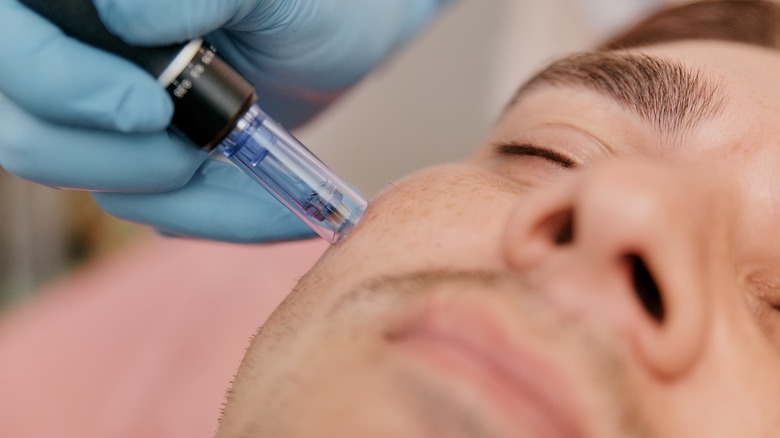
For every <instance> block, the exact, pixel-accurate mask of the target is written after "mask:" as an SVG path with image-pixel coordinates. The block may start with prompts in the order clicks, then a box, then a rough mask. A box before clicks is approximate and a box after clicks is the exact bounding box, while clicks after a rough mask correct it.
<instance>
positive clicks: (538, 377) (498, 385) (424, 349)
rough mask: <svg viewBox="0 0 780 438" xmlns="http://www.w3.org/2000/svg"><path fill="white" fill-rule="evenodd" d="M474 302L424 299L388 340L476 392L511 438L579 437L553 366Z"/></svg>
mask: <svg viewBox="0 0 780 438" xmlns="http://www.w3.org/2000/svg"><path fill="white" fill-rule="evenodd" d="M475 304H476V303H466V302H456V301H447V302H442V301H438V302H433V303H427V304H426V305H424V306H422V307H421V308H420V309H418V310H417V311H415V312H412V314H411V316H410V317H408V318H407V319H405V320H403V321H402V322H401V323H400V324H399V325H398V326H396V327H394V328H392V329H391V330H389V331H388V332H387V333H386V339H387V341H388V342H389V343H390V344H391V346H393V347H394V348H396V349H398V350H399V351H400V352H401V354H402V355H403V356H405V357H406V358H408V359H411V360H412V362H414V363H415V364H416V365H423V367H425V368H428V370H429V371H432V375H433V378H435V379H444V381H445V382H448V384H450V385H455V387H464V386H465V387H469V388H471V389H474V390H476V392H477V393H478V394H479V395H478V397H481V398H483V399H485V400H486V402H487V405H488V406H489V409H491V411H494V413H497V414H498V415H499V416H502V414H503V417H504V418H505V419H506V420H507V424H509V425H510V426H509V427H510V428H512V429H514V430H515V431H516V432H517V433H515V434H513V435H515V436H538V437H551V438H552V437H561V438H574V437H577V438H580V437H583V436H584V434H583V433H582V431H581V428H580V427H578V426H577V422H576V421H575V419H574V412H575V410H574V409H573V406H572V403H571V399H570V398H569V399H567V396H566V391H565V389H566V388H565V386H566V385H564V384H563V382H562V379H561V378H560V375H559V374H558V373H557V372H556V371H555V369H554V367H552V366H551V364H548V363H545V362H544V361H543V360H542V359H541V358H540V357H539V355H537V354H533V353H532V352H530V351H529V350H528V349H527V348H524V346H521V345H518V342H517V341H516V339H514V338H512V337H511V336H509V335H510V333H509V331H508V329H507V328H505V327H502V326H501V324H500V321H499V318H498V317H496V315H493V314H491V313H490V312H489V311H487V310H486V309H485V308H484V306H479V305H475Z"/></svg>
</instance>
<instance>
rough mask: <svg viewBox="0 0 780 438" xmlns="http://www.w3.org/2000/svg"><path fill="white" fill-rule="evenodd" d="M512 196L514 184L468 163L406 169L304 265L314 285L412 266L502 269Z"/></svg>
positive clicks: (341, 285)
mask: <svg viewBox="0 0 780 438" xmlns="http://www.w3.org/2000/svg"><path fill="white" fill-rule="evenodd" d="M516 202H517V188H516V187H514V186H513V185H512V184H511V183H508V182H506V181H505V180H503V179H500V178H499V177H497V176H495V175H492V174H490V173H488V172H485V171H483V170H480V169H478V168H476V167H473V166H469V165H448V166H440V167H435V168H431V169H427V170H424V171H421V172H418V173H416V174H413V175H412V176H409V177H407V178H405V179H403V180H401V181H400V182H398V183H396V184H394V185H393V186H391V187H390V188H389V189H388V190H386V191H385V192H383V193H382V194H381V195H379V197H377V198H376V199H375V200H374V201H372V203H371V206H370V208H369V210H368V212H367V214H366V216H365V218H364V220H363V221H362V222H361V224H360V225H359V226H358V227H357V228H356V229H355V230H354V231H353V234H352V235H351V236H350V237H349V238H347V239H346V240H345V241H344V242H342V243H341V244H339V245H336V246H334V247H332V248H330V249H329V250H328V251H327V252H326V254H325V255H324V256H323V257H322V259H321V260H320V261H319V262H318V264H317V266H316V267H315V269H314V270H313V272H312V274H313V275H314V277H315V278H316V282H317V283H319V284H317V287H316V288H317V290H319V291H323V290H336V291H344V290H345V289H348V288H350V287H352V286H354V285H355V284H356V283H359V282H361V281H363V280H366V279H368V278H375V277H379V276H385V275H398V274H402V273H407V272H414V271H420V270H442V269H464V270H498V269H502V268H504V262H503V259H502V258H501V256H500V254H501V252H500V251H498V249H499V248H500V246H499V243H500V239H501V236H502V234H503V227H504V226H505V223H506V218H507V217H508V216H509V212H510V211H511V209H512V208H514V206H515V203H516ZM376 254H381V256H376ZM445 255H446V256H445Z"/></svg>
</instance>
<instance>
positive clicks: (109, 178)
mask: <svg viewBox="0 0 780 438" xmlns="http://www.w3.org/2000/svg"><path fill="white" fill-rule="evenodd" d="M94 2H95V6H96V7H97V9H98V11H99V13H100V16H101V18H102V20H103V21H104V23H105V24H106V26H107V27H108V28H109V29H110V30H112V31H113V32H114V33H116V34H117V35H119V36H120V37H121V38H123V39H125V40H126V41H127V42H129V43H131V44H135V45H163V44H169V43H174V42H180V41H183V40H187V39H191V38H194V37H198V36H203V35H205V38H206V40H207V41H209V42H210V43H212V44H213V45H215V46H216V47H217V49H218V50H219V52H220V53H221V54H222V56H223V57H224V58H225V59H227V61H228V62H229V63H231V64H232V65H233V66H234V67H236V68H237V69H238V70H239V71H240V72H241V73H242V74H243V75H244V76H245V77H246V78H247V79H248V80H249V81H250V82H252V83H253V84H254V85H255V87H256V88H257V91H258V95H259V96H260V100H259V103H260V105H261V107H263V109H265V110H266V112H268V113H269V114H270V115H271V116H272V117H274V118H275V119H277V120H278V121H280V122H282V123H283V124H285V125H286V126H287V127H288V128H289V127H292V126H295V125H297V124H300V123H302V122H304V121H305V120H307V119H309V118H310V117H312V116H313V115H314V114H316V113H317V112H318V111H319V110H320V109H322V108H324V107H325V106H327V105H328V104H329V103H330V102H332V101H333V100H334V99H335V98H336V97H337V96H338V95H339V94H340V93H341V92H343V91H344V90H345V89H347V88H348V87H349V86H350V85H352V84H353V83H354V82H356V81H357V80H359V79H360V78H361V77H362V76H364V75H365V74H366V73H367V72H368V71H370V70H371V69H372V68H373V67H374V66H375V65H376V64H377V63H379V62H380V61H381V60H382V59H384V58H386V57H387V56H388V55H389V54H390V53H392V52H393V50H394V49H396V48H397V47H398V46H399V45H401V44H402V43H403V42H404V41H405V40H407V39H408V38H409V37H411V36H412V35H413V34H414V33H415V32H416V31H417V30H419V29H420V28H421V27H422V26H423V25H424V24H425V23H426V22H427V21H429V20H430V19H431V18H432V17H433V16H434V15H435V12H436V10H437V9H438V8H439V7H441V6H442V5H443V4H445V3H447V2H448V1H447V0H382V1H378V0H377V1H365V0H219V1H214V0H94ZM0 40H2V41H4V42H5V43H4V44H2V45H0V59H2V60H3V64H4V66H5V67H4V68H2V69H0V165H2V167H4V168H5V169H6V170H8V171H10V172H12V173H14V174H16V175H19V176H21V177H23V178H27V179H30V180H33V181H36V182H39V183H41V184H46V185H49V186H53V187H63V188H75V189H84V190H90V191H93V192H95V193H94V194H93V197H94V199H95V200H96V201H97V202H98V204H99V205H100V206H101V207H102V208H103V209H104V210H105V211H106V212H108V213H109V214H111V215H113V216H117V217H120V218H124V219H127V220H131V221H135V222H140V223H144V224H148V225H151V226H153V227H155V228H157V229H159V230H160V231H162V232H164V233H168V234H175V235H183V236H197V237H205V238H211V239H218V240H226V241H236V242H257V241H269V240H280V239H292V238H298V237H306V236H311V235H313V233H312V232H311V230H309V229H308V227H306V226H305V225H304V224H303V223H302V222H301V221H299V220H298V219H297V218H296V217H295V216H294V215H293V214H292V213H289V212H288V211H287V210H286V209H285V208H284V207H282V206H281V204H279V203H278V202H277V201H276V200H275V199H274V198H273V197H272V196H271V195H270V194H268V193H266V192H265V190H264V189H263V188H262V187H260V186H258V185H257V184H256V183H254V182H252V181H251V180H250V179H249V178H248V177H246V176H245V175H244V174H242V173H241V172H240V171H239V170H238V169H235V168H233V167H232V166H231V165H230V164H227V163H224V162H220V161H215V160H206V154H205V153H203V152H201V151H199V150H197V149H195V148H194V147H192V146H191V145H190V144H188V143H187V142H186V141H185V140H183V139H181V138H179V137H178V136H176V135H174V134H172V133H170V132H168V131H167V130H166V127H167V126H168V125H169V123H170V119H171V115H172V110H173V105H172V103H171V100H170V98H169V97H168V96H167V94H166V92H165V91H164V90H163V89H162V87H161V86H160V85H159V84H158V83H157V82H156V80H155V78H152V77H151V76H149V75H148V74H147V73H146V72H144V71H142V70H141V69H139V68H138V67H136V66H134V65H132V64H130V63H129V62H127V61H125V60H122V59H119V58H117V57H115V56H113V55H110V54H107V53H104V52H102V51H99V50H97V49H94V48H92V47H89V46H86V45H84V44H82V43H79V42H77V41H74V40H72V39H70V38H67V37H65V36H64V35H63V34H62V33H61V32H60V31H59V29H57V28H56V27H54V26H53V25H52V24H50V23H49V22H47V21H46V20H44V19H43V18H41V17H40V16H38V15H36V14H35V13H33V12H31V11H30V10H29V9H27V8H25V7H24V6H23V5H21V4H20V3H19V2H18V1H15V0H0Z"/></svg>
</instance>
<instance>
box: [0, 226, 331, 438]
mask: <svg viewBox="0 0 780 438" xmlns="http://www.w3.org/2000/svg"><path fill="white" fill-rule="evenodd" d="M325 246H326V244H324V243H323V242H321V241H306V242H297V243H285V244H277V245H268V246H253V247H248V246H239V245H226V244H218V243H211V242H193V241H187V240H176V239H164V238H160V237H153V238H150V239H149V240H147V241H144V242H143V243H142V244H140V245H138V246H136V247H133V248H131V249H129V250H127V251H124V252H122V253H121V254H116V255H115V256H113V257H111V258H110V259H108V260H105V261H102V262H100V263H96V264H93V265H91V266H88V267H86V268H84V269H81V270H80V271H78V272H76V273H74V274H72V275H69V276H68V277H66V278H64V279H62V280H61V281H59V282H56V283H55V284H53V285H51V286H50V287H48V288H46V289H47V290H46V291H44V293H43V294H42V295H41V296H39V297H37V298H35V299H33V300H31V301H30V302H28V303H25V304H24V305H22V306H19V307H18V308H16V309H13V310H12V311H11V312H10V313H7V314H5V315H0V437H57V438H70V437H79V438H92V437H95V438H97V437H100V438H106V437H112V438H114V437H116V438H124V437H134V438H135V437H145V438H154V437H166V438H170V437H188V438H192V437H194V438H197V437H212V436H213V433H214V430H215V428H216V425H217V418H218V416H219V412H220V408H221V405H222V403H223V401H224V396H225V391H226V389H227V388H228V386H229V384H230V380H231V378H232V377H233V375H234V374H235V372H236V369H237V367H238V364H239V362H240V360H241V357H242V356H243V353H244V349H245V348H246V347H247V346H248V341H249V338H250V336H252V334H253V333H254V332H255V330H256V329H257V327H259V326H260V324H262V322H263V321H265V319H266V318H267V317H268V315H269V314H270V312H271V311H272V310H273V308H274V307H275V306H276V305H277V304H278V303H279V302H280V301H281V300H282V298H283V297H284V296H285V295H286V293H287V292H288V291H289V290H290V289H291V287H292V286H293V285H294V284H295V282H296V281H297V279H298V278H299V277H300V276H301V275H303V274H304V273H305V272H306V270H307V269H308V268H309V267H310V266H311V265H312V264H313V263H314V261H315V260H316V259H317V258H318V257H319V255H320V254H321V253H322V252H323V250H324V249H325Z"/></svg>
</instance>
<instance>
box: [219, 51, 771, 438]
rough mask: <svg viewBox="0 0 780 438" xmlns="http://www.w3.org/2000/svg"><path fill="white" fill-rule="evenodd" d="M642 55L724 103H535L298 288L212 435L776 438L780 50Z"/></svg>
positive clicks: (400, 200) (369, 223) (384, 206)
mask: <svg viewBox="0 0 780 438" xmlns="http://www.w3.org/2000/svg"><path fill="white" fill-rule="evenodd" d="M637 50H638V51H640V52H642V53H644V54H647V55H650V56H653V57H658V58H662V59H667V60H673V61H674V62H676V63H679V64H680V65H682V66H684V67H685V69H687V70H691V71H698V72H700V74H701V76H702V77H703V78H704V79H705V80H707V81H709V82H710V83H711V84H713V87H712V88H713V89H714V90H715V92H716V93H717V96H718V99H716V101H717V102H716V105H714V110H713V111H711V113H709V114H708V115H707V116H706V117H703V120H701V121H699V122H697V123H695V124H691V125H690V126H687V127H686V129H682V130H680V131H679V132H676V133H675V134H674V135H670V134H669V133H668V132H666V131H664V130H663V127H662V126H660V125H659V124H658V123H653V122H652V121H651V120H650V119H648V118H646V117H642V116H641V115H640V114H638V113H637V112H636V111H634V110H632V109H631V108H629V107H627V106H626V105H621V104H620V103H618V102H615V101H614V100H612V99H610V98H608V97H607V96H604V95H603V93H597V92H595V91H592V90H589V89H586V88H584V87H578V86H575V85H566V84H562V85H542V86H538V87H534V88H531V89H529V90H527V91H526V92H524V93H522V94H521V95H520V97H519V99H518V100H517V102H516V103H515V104H514V105H513V106H511V107H510V108H509V109H508V110H507V112H506V114H505V115H504V116H503V118H502V120H501V121H500V122H499V123H498V124H497V125H496V127H495V129H494V130H493V132H492V133H491V134H490V135H489V138H488V139H487V140H486V141H485V143H484V144H483V145H481V146H480V147H479V148H477V150H476V151H475V153H474V154H473V155H472V156H471V157H470V158H468V159H466V160H465V161H464V162H462V163H457V164H450V165H444V166H439V167H434V168H430V169H426V170H423V171H421V172H418V173H415V174H413V175H410V176H408V177H406V178H405V179H403V180H402V181H399V182H398V183H396V184H394V185H392V186H391V187H390V188H389V189H387V190H386V191H385V192H384V193H382V194H381V195H380V196H379V197H378V198H377V199H375V200H374V201H373V202H372V205H371V208H370V209H369V212H368V214H367V216H366V217H365V219H364V220H363V222H362V223H361V224H360V226H359V227H358V228H356V229H355V230H354V232H353V234H352V235H351V236H350V237H349V238H348V239H346V240H345V241H344V242H342V243H341V244H339V245H336V246H334V247H333V248H331V249H330V250H329V251H327V252H326V254H325V255H324V256H323V257H322V259H321V260H320V261H319V262H318V264H317V265H316V266H315V267H314V268H313V269H312V270H311V271H310V272H309V274H307V276H306V277H304V278H303V279H302V280H301V282H300V284H299V285H298V287H297V288H296V289H295V290H294V291H293V292H292V293H291V294H290V296H289V298H288V299H287V301H286V302H285V303H284V304H283V305H282V306H281V307H280V308H279V309H277V311H276V312H275V314H274V315H273V316H272V317H271V319H270V320H269V321H268V322H267V323H266V324H265V325H264V326H263V327H262V328H261V330H260V331H259V332H258V334H257V336H255V338H254V340H253V342H252V344H251V347H250V348H249V350H248V351H247V353H246V356H245V358H244V361H243V364H242V366H241V368H240V370H239V372H238V375H237V377H236V379H235V383H234V385H233V387H232V389H231V391H230V394H229V397H228V402H227V405H226V408H225V411H224V416H223V419H222V423H221V428H220V431H219V433H218V436H219V437H224V438H227V437H254V436H257V437H261V436H262V437H271V436H273V437H277V436H278V437H310V436H312V437H313V436H339V437H366V436H371V437H398V436H404V437H417V436H419V437H429V436H453V437H504V436H506V437H521V436H534V437H578V438H579V437H594V438H595V437H687V436H707V437H736V436H745V437H770V436H776V435H777V430H780V410H778V409H777V406H778V405H779V404H780V373H779V372H778V370H780V350H779V348H780V311H779V310H778V309H779V308H780V268H778V267H779V266H780V233H778V232H777V230H778V227H777V224H778V223H780V176H778V175H780V173H779V172H778V171H777V169H780V123H778V122H777V115H778V114H780V83H779V82H778V81H777V72H778V71H780V54H778V52H774V51H770V50H768V49H763V48H758V47H753V46H747V45H742V44H737V43H727V42H711V41H698V42H693V41H687V42H685V41H683V42H676V43H666V44H660V45H656V46H652V47H646V48H642V49H637ZM632 53H637V51H636V50H635V51H633V52H632ZM496 143H499V144H507V143H509V144H528V143H532V144H534V145H537V146H542V147H544V148H546V149H547V150H552V151H555V152H556V153H557V154H563V155H565V156H566V157H568V158H567V159H568V160H569V161H574V162H577V165H576V166H574V167H565V166H562V165H561V163H559V162H555V161H554V160H550V159H548V158H545V157H542V156H538V155H537V156H534V155H528V154H526V153H522V154H520V153H513V154H507V153H499V152H496V147H495V144H496ZM548 155H549V154H548ZM569 164H571V163H569ZM644 269H646V270H647V271H649V273H650V274H649V275H650V276H651V278H652V280H648V278H647V277H646V276H643V275H641V272H643V270H644ZM656 288H657V291H658V293H659V294H660V299H655V304H659V303H660V308H661V309H662V310H661V312H660V313H658V312H657V311H653V310H651V309H652V308H653V306H652V303H653V302H654V296H653V290H655V289H656ZM655 298H658V297H655ZM656 308H657V307H656ZM654 312H655V313H654ZM654 315H655V316H654Z"/></svg>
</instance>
